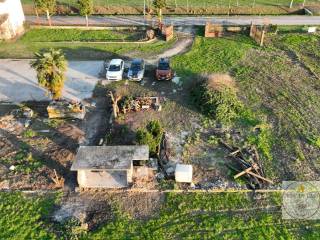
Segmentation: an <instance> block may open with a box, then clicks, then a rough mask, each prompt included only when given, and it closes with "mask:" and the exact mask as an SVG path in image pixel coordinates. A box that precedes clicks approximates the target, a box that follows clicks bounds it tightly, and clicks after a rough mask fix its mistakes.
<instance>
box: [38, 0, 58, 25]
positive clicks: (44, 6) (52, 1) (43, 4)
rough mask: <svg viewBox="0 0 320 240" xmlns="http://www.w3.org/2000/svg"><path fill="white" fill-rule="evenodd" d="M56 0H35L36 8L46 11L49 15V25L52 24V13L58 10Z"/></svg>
mask: <svg viewBox="0 0 320 240" xmlns="http://www.w3.org/2000/svg"><path fill="white" fill-rule="evenodd" d="M56 4H57V3H56V0H35V1H34V5H35V7H36V9H38V10H40V11H44V12H45V13H46V15H47V19H48V23H49V26H51V25H52V24H51V15H52V14H54V13H55V11H56Z"/></svg>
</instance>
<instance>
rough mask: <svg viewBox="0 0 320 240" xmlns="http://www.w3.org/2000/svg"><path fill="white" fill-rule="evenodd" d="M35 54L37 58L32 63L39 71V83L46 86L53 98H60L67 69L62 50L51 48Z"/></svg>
mask: <svg viewBox="0 0 320 240" xmlns="http://www.w3.org/2000/svg"><path fill="white" fill-rule="evenodd" d="M35 56H36V59H35V60H34V61H32V62H31V64H30V65H31V67H32V68H34V69H35V70H36V71H37V78H38V83H39V85H40V86H42V87H44V88H46V89H47V90H48V92H50V93H51V95H52V98H53V99H59V98H60V97H61V96H62V89H63V86H64V80H65V72H66V70H67V61H66V59H65V56H64V54H63V52H62V50H55V49H49V50H48V51H46V52H41V53H35Z"/></svg>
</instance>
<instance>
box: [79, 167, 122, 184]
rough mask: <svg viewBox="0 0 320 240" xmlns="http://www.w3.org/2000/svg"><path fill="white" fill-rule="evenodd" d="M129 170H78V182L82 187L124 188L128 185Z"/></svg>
mask: <svg viewBox="0 0 320 240" xmlns="http://www.w3.org/2000/svg"><path fill="white" fill-rule="evenodd" d="M127 179H128V175H127V171H126V170H123V171H90V170H78V177H77V180H78V184H79V187H81V188H124V187H127V186H128V181H127Z"/></svg>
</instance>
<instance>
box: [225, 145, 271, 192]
mask: <svg viewBox="0 0 320 240" xmlns="http://www.w3.org/2000/svg"><path fill="white" fill-rule="evenodd" d="M220 143H221V144H222V145H223V146H224V147H225V148H226V149H228V150H229V151H230V154H229V155H228V157H229V158H231V159H232V160H234V161H233V164H228V167H229V168H231V169H232V170H234V171H235V172H237V174H236V175H234V179H237V178H239V177H244V178H245V179H246V181H247V182H248V184H249V186H250V187H251V188H252V189H260V188H263V187H264V186H266V185H267V184H273V182H272V181H271V180H269V179H267V178H266V177H265V173H264V171H263V168H262V165H261V163H260V157H259V154H258V151H257V149H256V148H255V147H246V148H241V149H240V148H238V147H234V146H230V145H229V144H227V143H225V142H223V141H220Z"/></svg>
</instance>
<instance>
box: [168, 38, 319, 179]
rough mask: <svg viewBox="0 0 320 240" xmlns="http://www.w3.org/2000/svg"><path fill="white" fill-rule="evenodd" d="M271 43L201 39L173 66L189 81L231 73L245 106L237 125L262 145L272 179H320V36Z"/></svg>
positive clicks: (248, 140) (177, 58)
mask: <svg viewBox="0 0 320 240" xmlns="http://www.w3.org/2000/svg"><path fill="white" fill-rule="evenodd" d="M271 39H272V41H271V43H270V44H269V45H268V46H267V47H266V48H264V49H261V48H257V47H256V45H255V44H254V43H253V42H252V41H251V40H250V39H249V38H247V37H244V36H233V37H231V38H228V37H227V38H221V39H204V38H201V37H199V38H197V39H196V41H195V43H194V46H193V49H192V50H191V51H190V52H188V53H186V54H184V55H181V56H177V57H175V58H174V60H173V64H174V67H175V69H176V70H177V71H178V74H179V75H182V76H184V80H185V81H190V80H191V81H193V80H194V79H195V78H197V76H198V75H199V74H203V73H229V74H231V75H232V76H233V77H234V78H235V79H236V81H237V85H238V88H239V92H238V96H239V98H240V99H241V100H242V101H243V103H244V104H245V108H244V110H243V112H242V113H240V115H239V117H238V120H236V121H235V122H234V127H235V128H238V129H240V131H241V132H242V133H243V134H244V136H245V139H246V142H247V143H249V144H254V145H255V146H257V147H258V149H259V152H260V154H261V155H262V156H263V159H264V160H263V165H264V167H265V171H266V173H267V175H268V176H270V177H273V178H277V177H278V178H280V179H281V178H283V177H284V176H290V177H292V178H293V179H300V180H306V179H317V176H319V175H318V174H319V171H318V170H317V169H318V167H319V165H320V162H319V156H320V152H319V150H320V148H319V146H320V145H319V144H318V143H319V142H320V140H319V139H320V138H319V136H320V129H319V126H320V125H319V121H318V119H319V117H320V112H319V109H320V101H319V99H320V95H319V91H318V89H319V86H320V85H319V84H320V83H319V79H318V77H317V76H319V61H320V57H319V56H320V55H319V47H320V38H319V36H317V35H306V34H282V35H279V36H274V37H271ZM190 76H191V77H190ZM257 127H258V128H259V129H260V131H261V132H260V134H258V135H257V134H256V133H255V131H256V130H255V129H256V128H257Z"/></svg>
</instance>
